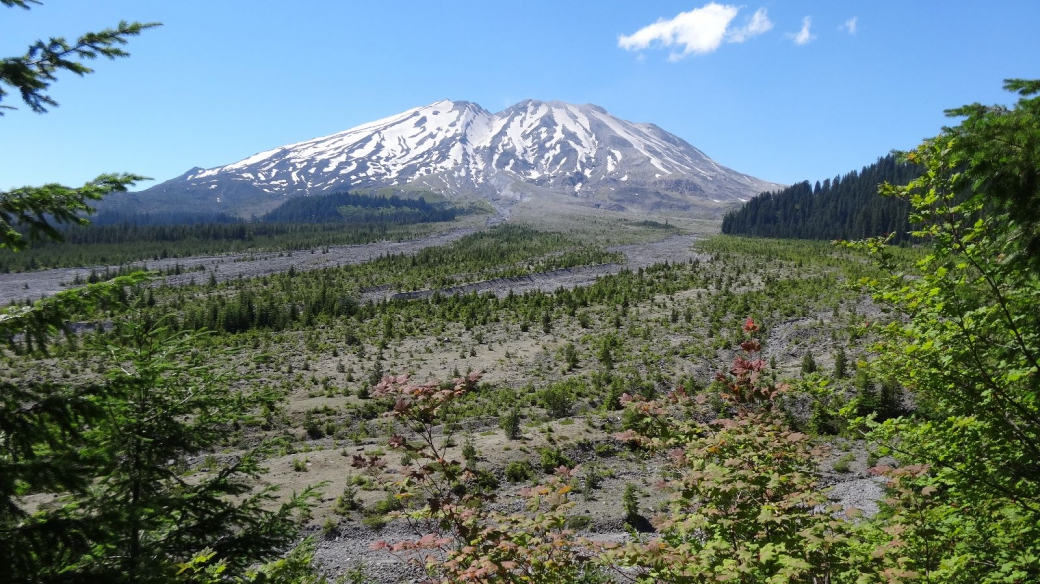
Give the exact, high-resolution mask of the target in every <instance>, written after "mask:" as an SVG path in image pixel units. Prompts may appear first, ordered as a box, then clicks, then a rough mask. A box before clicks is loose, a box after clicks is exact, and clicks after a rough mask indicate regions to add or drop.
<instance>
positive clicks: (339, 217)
mask: <svg viewBox="0 0 1040 584" xmlns="http://www.w3.org/2000/svg"><path fill="white" fill-rule="evenodd" d="M458 214H459V211H458V209H456V208H454V207H451V206H449V205H440V204H434V203H428V202H426V201H425V200H423V199H414V200H412V199H402V198H400V197H397V196H392V197H375V196H369V195H356V194H353V193H332V194H328V195H319V196H312V197H295V198H292V199H289V200H288V201H286V202H284V203H282V204H281V205H279V206H278V208H276V209H274V210H273V211H271V212H269V213H267V214H266V215H264V216H263V218H262V220H263V221H265V222H274V223H346V224H350V225H357V224H366V223H390V224H395V225H405V224H410V223H425V222H434V221H452V220H453V219H455V217H456V216H457V215H458Z"/></svg>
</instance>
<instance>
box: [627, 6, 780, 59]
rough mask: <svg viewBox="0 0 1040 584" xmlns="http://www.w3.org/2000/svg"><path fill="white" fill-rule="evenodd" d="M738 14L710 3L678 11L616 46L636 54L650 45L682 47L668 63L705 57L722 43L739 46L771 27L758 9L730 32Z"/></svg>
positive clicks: (730, 9) (730, 7) (729, 8)
mask: <svg viewBox="0 0 1040 584" xmlns="http://www.w3.org/2000/svg"><path fill="white" fill-rule="evenodd" d="M738 12H740V7H739V6H730V5H728V4H717V3H715V2H709V3H707V4H705V5H704V6H702V7H700V8H694V9H693V10H691V11H689V12H680V13H679V14H678V15H676V16H675V17H674V18H671V19H668V20H665V19H663V18H662V19H659V20H658V21H657V22H655V23H653V24H650V25H647V26H644V27H643V28H641V29H639V30H637V31H636V32H634V33H632V34H630V35H621V36H620V37H619V38H618V46H619V47H621V48H622V49H625V50H629V51H638V50H642V49H646V48H648V47H650V46H661V47H677V48H678V47H682V50H678V51H674V52H672V54H671V55H669V60H672V61H678V60H679V59H682V58H683V57H686V56H688V55H705V54H708V53H712V52H715V51H716V50H717V49H718V48H719V46H721V45H722V43H723V41H726V42H731V43H742V42H744V41H746V40H747V39H749V38H751V37H753V36H758V35H760V34H762V33H764V32H766V31H768V30H769V29H771V28H773V23H772V22H770V20H769V17H768V16H766V10H765V9H764V8H760V9H758V11H756V12H755V13H754V14H753V15H752V16H751V18H750V19H748V22H747V24H745V25H744V26H743V27H741V28H738V29H732V30H731V29H730V26H729V25H730V23H732V22H733V19H734V18H736V17H737V13H738Z"/></svg>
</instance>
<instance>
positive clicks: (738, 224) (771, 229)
mask: <svg viewBox="0 0 1040 584" xmlns="http://www.w3.org/2000/svg"><path fill="white" fill-rule="evenodd" d="M920 172H921V171H920V170H919V169H918V168H917V167H916V166H913V165H910V164H901V163H899V162H898V161H897V160H896V158H895V156H892V155H889V156H885V157H884V158H879V159H878V161H877V162H875V163H874V164H871V165H870V166H865V167H863V170H861V171H859V172H856V171H852V172H850V173H848V174H846V175H845V176H836V177H834V179H833V180H832V179H827V180H825V181H823V184H820V182H819V181H817V182H816V185H815V186H813V185H810V184H809V181H805V182H802V183H798V184H795V185H792V186H790V187H787V188H786V189H783V190H779V191H775V192H769V193H762V194H761V195H758V196H757V197H755V198H753V199H751V200H750V201H748V202H747V203H744V205H743V206H742V207H741V208H739V209H737V210H735V211H731V212H729V213H727V214H726V217H725V218H724V219H723V220H722V232H723V233H725V234H729V235H750V236H754V237H778V238H791V239H862V238H864V237H872V236H876V235H884V234H886V233H895V234H896V235H895V237H894V238H893V241H894V242H895V243H898V242H901V241H906V240H907V239H908V237H909V236H908V235H907V232H908V231H909V229H910V226H909V221H908V217H909V214H910V205H909V204H907V203H906V202H904V201H900V200H898V199H893V198H889V197H882V196H881V195H879V194H877V190H878V185H879V184H881V183H883V182H890V183H892V184H895V185H904V184H907V183H908V182H910V181H911V180H913V179H914V178H916V177H917V176H918V175H920Z"/></svg>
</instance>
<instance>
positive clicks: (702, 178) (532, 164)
mask: <svg viewBox="0 0 1040 584" xmlns="http://www.w3.org/2000/svg"><path fill="white" fill-rule="evenodd" d="M778 186H779V185H776V184H773V183H768V182H766V181H762V180H760V179H757V178H754V177H751V176H748V175H746V174H741V173H739V172H736V171H734V170H731V169H729V168H726V167H724V166H721V165H719V164H718V163H716V162H714V161H713V160H711V159H710V158H708V157H707V156H706V155H705V154H704V153H703V152H701V151H700V150H698V149H697V148H695V147H693V146H691V145H690V144H689V143H687V142H685V141H684V140H682V139H681V138H678V137H676V136H674V135H672V134H669V133H668V132H666V131H664V130H662V129H661V128H659V127H657V126H655V125H653V124H636V123H632V122H628V121H625V120H622V119H619V118H617V117H614V116H612V115H610V114H609V113H607V111H606V110H604V109H603V108H600V107H598V106H595V105H572V104H567V103H562V102H555V101H554V102H541V101H534V100H527V101H523V102H520V103H518V104H516V105H514V106H512V107H510V108H507V109H505V110H503V111H501V112H498V113H495V114H492V113H490V112H488V111H487V110H485V109H484V108H482V107H480V106H479V105H477V104H474V103H469V102H465V101H456V102H453V101H449V100H443V101H438V102H436V103H432V104H430V105H427V106H423V107H418V108H414V109H410V110H408V111H405V112H403V113H400V114H398V115H395V116H391V117H388V118H385V119H382V120H377V121H374V122H371V123H368V124H364V125H361V126H358V127H355V128H351V129H349V130H346V131H343V132H339V133H336V134H332V135H329V136H324V137H320V138H314V139H312V140H307V141H305V142H300V143H297V144H290V145H287V146H281V147H278V148H274V149H272V150H267V151H264V152H260V153H258V154H255V155H253V156H250V157H249V158H246V159H244V160H240V161H238V162H235V163H233V164H228V165H226V166H219V167H216V168H210V169H202V168H193V169H191V170H189V171H188V172H186V173H184V174H183V175H181V176H179V177H176V178H174V179H172V180H169V181H166V182H164V183H162V184H159V185H157V186H155V187H152V188H150V189H148V190H147V191H143V192H141V193H132V194H128V195H125V196H124V197H123V198H122V200H121V201H119V203H120V207H121V208H122V209H123V210H124V211H125V210H129V209H133V210H136V211H138V212H162V211H170V210H187V209H190V210H192V211H196V212H197V211H199V210H203V209H205V210H212V211H214V212H216V211H222V212H225V213H231V214H238V215H243V216H248V214H249V213H257V214H259V213H260V212H263V211H266V210H269V209H270V208H273V207H274V206H277V205H278V204H279V203H280V202H282V201H284V200H285V197H287V196H297V195H315V194H321V193H329V192H335V191H343V190H347V189H350V190H364V189H379V188H387V187H390V188H393V189H395V190H400V191H402V192H406V193H407V192H417V191H428V192H434V193H438V194H441V195H444V196H446V197H448V198H453V199H460V198H461V199H472V198H479V199H485V200H490V201H492V202H493V203H496V202H498V203H500V204H508V203H510V202H515V201H520V200H524V199H528V198H532V197H540V198H549V199H555V200H560V201H563V202H566V203H572V204H578V205H587V206H594V207H605V208H608V209H615V210H625V209H629V208H633V209H638V210H642V211H647V212H659V213H662V214H668V213H683V214H695V215H717V214H719V213H721V212H723V211H724V210H725V209H726V208H730V207H732V206H733V205H735V204H738V203H739V202H741V201H744V200H747V199H749V198H750V197H752V196H754V195H756V194H758V193H760V192H762V191H766V190H771V189H776V188H777V187H778ZM114 202H115V201H114Z"/></svg>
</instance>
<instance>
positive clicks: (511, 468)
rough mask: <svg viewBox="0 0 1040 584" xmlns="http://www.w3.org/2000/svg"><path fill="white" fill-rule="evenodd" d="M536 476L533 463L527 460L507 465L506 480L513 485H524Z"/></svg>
mask: <svg viewBox="0 0 1040 584" xmlns="http://www.w3.org/2000/svg"><path fill="white" fill-rule="evenodd" d="M532 475H534V469H533V468H531V463H529V462H527V461H526V460H521V461H516V462H510V463H509V464H508V465H506V480H507V481H509V482H511V483H522V482H524V481H526V480H529V479H530V478H531V476H532Z"/></svg>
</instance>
